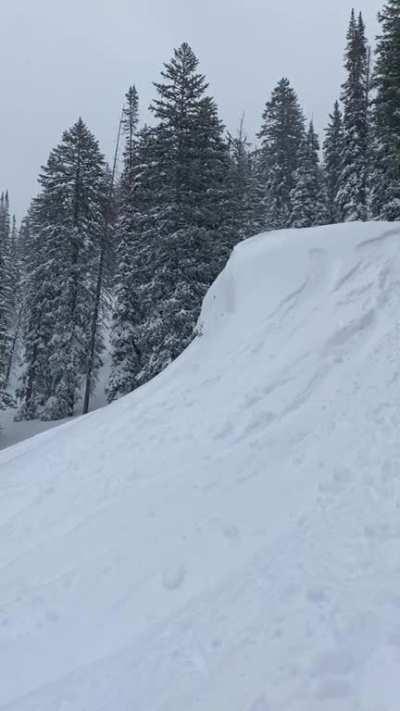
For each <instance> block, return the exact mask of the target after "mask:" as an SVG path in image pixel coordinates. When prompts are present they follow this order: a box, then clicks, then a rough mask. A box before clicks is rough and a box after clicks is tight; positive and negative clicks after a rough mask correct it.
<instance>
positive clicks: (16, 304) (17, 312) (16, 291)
mask: <svg viewBox="0 0 400 711" xmlns="http://www.w3.org/2000/svg"><path fill="white" fill-rule="evenodd" d="M8 264H9V266H8V279H9V290H10V301H9V313H10V324H9V353H8V362H7V371H6V384H7V385H8V383H9V380H10V376H11V371H12V369H13V365H14V361H15V357H16V352H17V343H18V338H19V335H20V326H21V317H22V291H21V260H20V249H19V244H18V231H17V223H16V219H15V215H13V218H12V221H11V232H10V241H9V249H8Z"/></svg>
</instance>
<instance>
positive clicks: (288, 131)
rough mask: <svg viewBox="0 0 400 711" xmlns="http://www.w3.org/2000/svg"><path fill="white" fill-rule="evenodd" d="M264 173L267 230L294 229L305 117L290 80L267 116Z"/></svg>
mask: <svg viewBox="0 0 400 711" xmlns="http://www.w3.org/2000/svg"><path fill="white" fill-rule="evenodd" d="M258 137H259V138H260V139H261V147H260V172H261V174H262V176H263V179H264V184H265V208H266V227H267V228H268V229H281V228H284V227H288V226H289V225H290V220H291V214H292V202H291V196H292V191H293V188H294V181H295V174H296V170H297V168H298V166H299V152H300V148H301V146H302V145H303V139H304V116H303V113H302V110H301V108H300V105H299V102H298V99H297V96H296V93H295V92H294V90H293V89H292V87H291V86H290V83H289V81H288V79H281V81H280V82H279V83H278V85H277V87H276V88H275V89H274V91H273V92H272V97H271V100H270V101H268V102H267V104H266V107H265V111H264V113H263V125H262V127H261V131H260V132H259V134H258Z"/></svg>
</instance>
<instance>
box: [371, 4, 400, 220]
mask: <svg viewBox="0 0 400 711" xmlns="http://www.w3.org/2000/svg"><path fill="white" fill-rule="evenodd" d="M379 22H380V25H381V34H380V35H379V36H378V38H377V48H376V65H375V72H374V78H373V86H374V89H375V99H374V103H373V129H374V148H375V151H374V158H375V160H374V169H373V172H372V176H371V188H372V196H371V210H372V214H373V216H374V217H375V218H378V219H382V220H399V219H400V112H399V95H400V0H387V1H386V3H385V5H384V7H383V10H382V12H381V13H380V14H379Z"/></svg>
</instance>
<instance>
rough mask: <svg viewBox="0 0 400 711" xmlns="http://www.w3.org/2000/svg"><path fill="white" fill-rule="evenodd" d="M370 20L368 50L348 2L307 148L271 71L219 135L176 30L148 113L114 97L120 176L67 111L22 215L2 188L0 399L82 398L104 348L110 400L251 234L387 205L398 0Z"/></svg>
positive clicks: (397, 133) (60, 402) (132, 384)
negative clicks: (255, 128) (331, 74)
mask: <svg viewBox="0 0 400 711" xmlns="http://www.w3.org/2000/svg"><path fill="white" fill-rule="evenodd" d="M379 22H380V28H381V30H380V35H379V37H378V38H377V44H376V50H375V61H374V62H373V61H372V57H371V51H370V48H369V45H368V41H367V37H366V30H365V26H364V21H363V17H362V15H361V14H358V15H357V14H356V13H355V11H354V10H353V11H352V13H351V17H350V22H349V28H348V32H347V39H346V49H345V62H344V67H345V73H346V74H345V77H346V78H345V81H344V83H343V85H342V87H341V93H340V97H339V99H338V100H337V101H336V102H335V104H334V107H333V111H332V114H331V115H330V116H329V121H328V125H327V128H326V130H325V135H324V140H323V142H322V146H321V147H320V141H319V137H318V135H317V133H316V131H315V128H314V125H313V122H312V121H311V122H307V121H306V119H305V116H304V113H303V110H302V108H301V105H300V102H299V99H298V97H297V94H296V92H295V90H294V88H293V87H292V86H291V84H290V82H289V81H288V79H286V78H283V79H281V80H280V81H279V82H278V84H277V86H276V87H275V88H274V90H273V91H272V95H271V97H270V98H269V99H268V101H267V102H266V105H265V110H264V113H263V115H262V123H261V127H260V131H259V133H258V136H257V138H258V142H257V145H256V146H255V147H252V146H251V145H250V143H249V141H248V139H247V136H246V134H245V130H244V126H243V121H242V123H241V125H240V128H239V130H238V132H237V135H231V134H229V133H228V132H226V130H225V128H224V126H223V124H222V122H221V120H220V118H219V115H218V109H217V105H216V102H215V100H214V99H213V98H212V97H211V96H210V95H209V93H208V84H207V81H206V78H205V77H204V75H203V74H201V72H200V71H199V62H198V59H197V57H196V56H195V54H194V52H193V50H192V49H191V47H190V46H189V45H188V44H186V43H184V44H182V45H181V46H180V47H179V48H178V49H176V50H175V51H174V54H173V57H172V59H171V60H170V61H169V62H168V63H166V64H165V65H164V67H163V70H162V72H161V79H160V81H159V82H157V83H155V85H154V86H155V92H156V96H155V99H154V101H153V103H152V105H151V107H150V109H151V112H152V114H153V116H154V124H153V125H151V126H149V125H144V126H143V125H141V123H140V106H139V96H138V93H137V91H136V88H135V86H134V85H133V86H131V87H130V88H129V90H128V92H127V94H126V96H125V103H124V107H123V112H122V118H121V126H120V130H121V137H122V142H123V154H122V171H121V174H120V176H119V177H118V179H116V177H115V165H114V166H112V167H110V166H108V165H107V164H106V162H105V159H104V156H103V154H102V153H101V150H100V148H99V144H98V142H97V140H96V138H95V137H94V135H93V133H92V132H91V131H90V130H89V129H88V127H87V126H86V125H85V123H84V122H83V120H82V119H81V118H80V119H79V120H78V121H77V122H76V123H75V124H74V126H72V128H70V129H69V130H67V131H65V132H64V134H63V136H62V140H61V142H60V143H59V145H58V146H56V147H55V148H54V149H53V150H52V151H51V153H50V155H49V158H48V161H47V163H46V165H45V166H43V167H42V170H41V173H40V175H39V179H38V182H39V187H40V190H39V193H38V195H37V196H36V197H35V198H34V199H33V201H32V203H31V205H30V207H29V210H28V212H27V214H26V216H25V218H24V219H23V221H22V223H21V226H20V228H19V230H17V228H16V224H15V219H12V218H11V217H10V214H11V213H10V205H9V196H8V194H7V193H6V192H5V193H3V194H2V195H1V197H0V409H1V408H4V407H9V406H11V405H12V404H14V405H15V406H16V407H17V411H16V417H17V418H19V419H34V418H41V419H60V418H65V417H70V416H72V415H73V414H75V413H77V412H78V411H83V412H87V411H88V410H89V408H90V398H91V394H92V393H93V389H94V387H95V385H96V380H97V377H98V374H99V370H100V368H101V366H102V363H103V359H104V353H105V350H106V347H107V348H109V349H110V350H111V372H110V378H109V382H108V384H107V397H108V399H109V401H111V400H114V399H116V398H118V397H120V396H122V395H125V394H127V393H129V392H131V391H132V390H134V389H135V388H137V387H138V386H140V385H142V384H143V383H145V382H147V381H148V380H149V379H150V378H152V377H153V376H154V375H156V374H157V373H159V372H160V371H161V370H162V369H163V368H165V367H166V366H167V365H168V364H169V363H170V362H171V361H172V360H173V359H174V358H176V357H177V356H178V355H179V354H180V353H181V351H182V350H183V349H184V348H185V347H186V346H187V345H188V343H189V342H190V341H191V339H192V338H193V335H194V333H195V327H196V322H197V318H198V315H199V310H200V306H201V302H202V299H203V297H204V295H205V292H206V291H207V289H208V288H209V286H210V284H211V283H212V281H213V280H214V279H215V277H216V276H217V274H218V273H219V272H220V270H221V269H222V268H223V266H224V264H225V262H226V260H227V258H228V256H229V254H230V252H231V250H232V248H233V247H234V245H235V244H236V243H237V242H239V241H241V240H243V239H245V238H247V237H249V236H251V235H253V234H256V233H258V232H262V231H266V230H276V229H283V228H301V227H310V226H314V225H322V224H333V223H338V222H343V221H355V220H363V221H365V220H367V219H382V220H397V219H400V110H399V109H400V98H399V97H400V0H387V2H386V4H385V5H384V7H383V9H382V12H381V13H380V15H379ZM321 148H322V150H321ZM108 339H109V340H110V343H109V344H108V343H107V344H106V340H108ZM17 371H18V378H17V382H16V384H15V383H14V381H15V379H16V378H15V373H16V372H17ZM13 373H14V378H13Z"/></svg>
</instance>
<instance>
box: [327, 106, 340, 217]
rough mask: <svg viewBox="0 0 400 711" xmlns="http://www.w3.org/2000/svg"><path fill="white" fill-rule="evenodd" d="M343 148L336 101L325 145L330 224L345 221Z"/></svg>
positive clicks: (330, 117) (338, 109)
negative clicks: (342, 205)
mask: <svg viewBox="0 0 400 711" xmlns="http://www.w3.org/2000/svg"><path fill="white" fill-rule="evenodd" d="M343 148H344V146H343V117H342V113H341V111H340V106H339V102H338V101H336V102H335V105H334V109H333V113H332V114H330V116H329V124H328V127H327V129H326V133H325V140H324V145H323V153H324V175H325V181H326V191H327V211H328V215H327V216H328V220H329V222H330V224H335V223H337V222H342V221H343V214H342V210H341V208H340V205H339V203H338V192H339V188H340V177H341V173H342V162H343Z"/></svg>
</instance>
